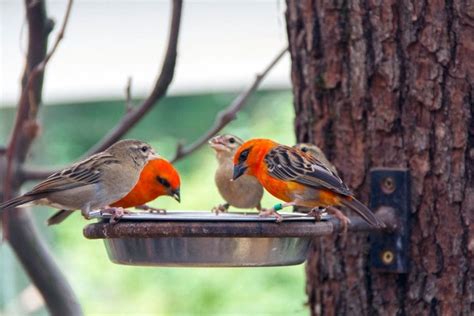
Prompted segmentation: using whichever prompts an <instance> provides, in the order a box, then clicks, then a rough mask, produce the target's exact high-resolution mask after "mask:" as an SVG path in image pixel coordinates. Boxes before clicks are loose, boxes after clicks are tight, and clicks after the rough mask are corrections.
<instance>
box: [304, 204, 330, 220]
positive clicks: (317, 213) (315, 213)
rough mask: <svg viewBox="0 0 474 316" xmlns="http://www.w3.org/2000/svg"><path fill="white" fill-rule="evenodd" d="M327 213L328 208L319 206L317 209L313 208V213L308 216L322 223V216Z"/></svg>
mask: <svg viewBox="0 0 474 316" xmlns="http://www.w3.org/2000/svg"><path fill="white" fill-rule="evenodd" d="M325 211H326V208H324V207H322V206H317V207H314V208H312V209H311V211H309V213H308V215H309V216H313V217H314V219H315V220H316V221H317V222H320V221H321V219H322V215H323V213H324V212H325Z"/></svg>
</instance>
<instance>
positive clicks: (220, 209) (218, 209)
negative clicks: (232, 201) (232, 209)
mask: <svg viewBox="0 0 474 316" xmlns="http://www.w3.org/2000/svg"><path fill="white" fill-rule="evenodd" d="M229 206H230V205H229V203H225V204H219V205H217V206H214V207H213V208H212V210H211V211H212V212H213V213H215V214H216V215H219V214H220V213H227V212H228V211H229Z"/></svg>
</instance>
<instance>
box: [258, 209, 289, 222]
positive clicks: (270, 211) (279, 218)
mask: <svg viewBox="0 0 474 316" xmlns="http://www.w3.org/2000/svg"><path fill="white" fill-rule="evenodd" d="M272 215H273V216H275V219H276V222H277V223H281V222H283V216H281V215H280V214H279V213H278V212H277V211H275V209H274V208H273V207H272V208H262V209H261V210H260V212H259V213H258V216H260V217H268V216H272Z"/></svg>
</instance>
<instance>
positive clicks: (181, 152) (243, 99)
mask: <svg viewBox="0 0 474 316" xmlns="http://www.w3.org/2000/svg"><path fill="white" fill-rule="evenodd" d="M287 51H288V47H286V48H285V49H283V50H282V51H281V52H280V53H279V54H278V55H277V56H276V57H275V58H274V59H273V60H272V62H271V63H270V64H269V65H268V66H267V67H266V68H265V69H264V70H263V72H262V73H261V74H258V75H257V76H256V77H255V80H254V82H253V83H252V84H251V85H250V86H249V87H248V88H247V89H246V90H244V91H243V92H242V93H241V94H239V95H238V96H237V98H235V99H234V100H233V101H232V103H231V104H230V105H229V106H228V107H227V108H226V109H224V110H222V111H221V112H219V113H218V114H217V115H216V119H215V121H214V124H213V125H212V126H211V128H210V129H209V130H208V131H207V132H206V133H204V135H202V136H201V137H200V138H199V139H198V140H196V141H195V142H194V143H192V144H191V145H189V146H186V147H184V146H183V145H182V144H178V146H177V149H176V154H175V156H174V158H173V159H172V160H171V162H172V163H173V162H176V161H178V160H179V159H182V158H183V157H185V156H187V155H190V154H192V153H193V152H194V151H195V150H197V149H198V148H199V147H201V146H202V145H204V144H205V143H206V142H207V141H208V140H209V139H211V137H213V136H214V135H215V134H217V133H218V132H219V131H220V130H222V129H223V128H224V127H225V126H226V125H227V124H229V123H230V122H232V121H233V120H234V119H235V118H236V115H237V112H239V111H240V110H241V109H242V108H243V107H244V106H245V104H247V101H248V99H249V97H250V96H251V95H252V94H253V93H254V92H255V91H256V90H257V88H258V86H259V85H260V83H261V82H262V80H263V79H264V78H265V76H266V75H267V74H268V73H269V72H270V70H271V69H272V68H273V67H274V66H275V65H276V64H277V63H278V62H279V61H280V59H281V58H282V57H283V56H284V55H285V53H286V52H287Z"/></svg>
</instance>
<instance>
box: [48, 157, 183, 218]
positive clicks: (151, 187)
mask: <svg viewBox="0 0 474 316" xmlns="http://www.w3.org/2000/svg"><path fill="white" fill-rule="evenodd" d="M180 185H181V180H180V176H179V173H178V171H177V170H176V169H175V168H174V167H173V165H172V164H171V163H170V162H169V161H168V160H166V159H163V158H158V159H153V160H150V161H149V162H148V163H147V164H146V165H145V167H144V168H143V170H142V172H141V174H140V178H139V180H138V182H137V184H136V185H135V187H134V188H133V189H132V190H131V191H130V192H129V193H128V194H127V195H126V196H124V197H123V198H121V199H120V200H119V201H117V202H114V203H112V204H111V205H110V206H111V207H122V208H129V207H135V208H137V209H142V210H148V211H151V212H164V213H166V210H163V209H156V208H152V207H149V206H147V205H146V203H148V202H150V201H153V200H155V199H156V198H158V197H160V196H164V195H167V196H171V197H173V198H174V199H175V200H177V201H178V202H180V201H181V195H180ZM73 212H74V211H70V210H60V211H58V212H56V213H55V214H54V215H53V216H51V217H50V218H49V219H48V221H47V223H48V225H56V224H59V223H61V222H62V221H63V220H65V219H66V217H68V216H69V215H71V214H72V213H73Z"/></svg>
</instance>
